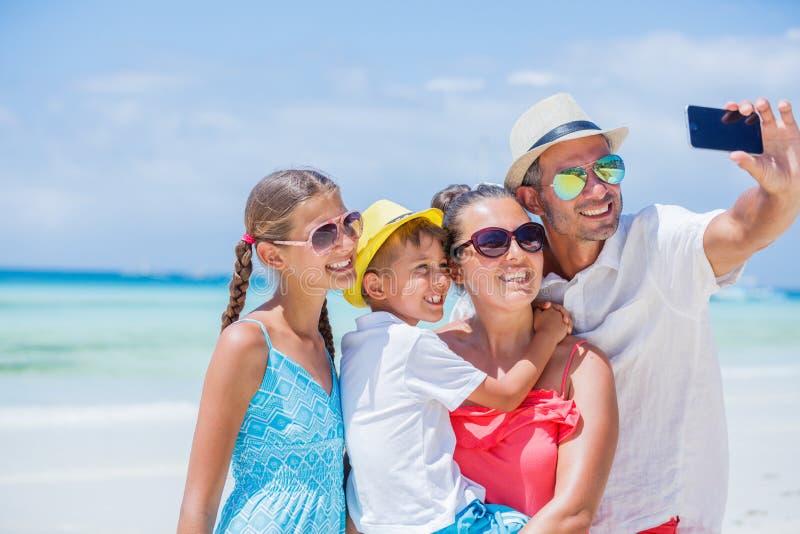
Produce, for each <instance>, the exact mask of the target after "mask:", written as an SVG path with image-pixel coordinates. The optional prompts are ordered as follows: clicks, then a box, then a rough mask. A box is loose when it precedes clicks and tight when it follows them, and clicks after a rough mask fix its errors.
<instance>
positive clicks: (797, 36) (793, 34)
mask: <svg viewBox="0 0 800 534" xmlns="http://www.w3.org/2000/svg"><path fill="white" fill-rule="evenodd" d="M786 38H787V39H789V40H790V41H800V28H790V29H789V30H787V31H786Z"/></svg>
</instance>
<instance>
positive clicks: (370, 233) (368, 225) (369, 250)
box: [343, 199, 444, 308]
mask: <svg viewBox="0 0 800 534" xmlns="http://www.w3.org/2000/svg"><path fill="white" fill-rule="evenodd" d="M443 218H444V215H443V214H442V210H440V209H437V208H429V209H426V210H423V211H417V212H412V211H411V210H409V209H407V208H405V207H403V206H401V205H400V204H397V203H396V202H392V201H391V200H386V199H381V200H378V201H377V202H374V203H373V204H372V205H371V206H370V207H368V208H367V209H366V210H364V212H363V213H362V214H361V220H362V221H363V222H364V230H363V232H362V233H361V237H360V238H359V239H358V248H357V249H356V283H355V284H354V285H353V286H352V287H350V288H349V289H345V290H344V292H343V293H344V298H345V300H347V302H349V303H350V304H352V305H353V306H356V307H357V308H366V307H367V303H366V302H364V298H363V297H362V296H361V283H362V282H363V281H364V272H365V271H366V270H367V267H368V266H369V264H370V262H371V261H372V258H374V257H375V254H376V253H377V252H378V249H379V248H381V245H383V244H384V243H385V242H386V240H387V239H389V236H390V235H392V234H393V233H394V231H395V230H397V229H398V228H400V227H401V226H403V225H404V224H405V223H407V222H409V221H412V220H414V219H428V220H429V221H430V222H432V223H433V224H435V225H436V226H441V225H442V219H443Z"/></svg>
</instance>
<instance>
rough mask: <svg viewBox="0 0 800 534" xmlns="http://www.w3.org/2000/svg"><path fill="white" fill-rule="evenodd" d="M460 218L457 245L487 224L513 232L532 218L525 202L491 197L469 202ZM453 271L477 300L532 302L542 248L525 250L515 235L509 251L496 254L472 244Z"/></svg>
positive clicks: (538, 282)
mask: <svg viewBox="0 0 800 534" xmlns="http://www.w3.org/2000/svg"><path fill="white" fill-rule="evenodd" d="M459 219H460V220H461V221H462V223H461V225H460V228H458V236H457V237H456V239H455V244H456V245H461V244H462V243H464V242H466V241H467V240H469V238H470V236H472V234H474V233H475V232H477V231H478V230H481V229H483V228H487V227H495V228H503V229H505V230H508V231H511V232H513V231H514V230H516V229H517V228H519V227H520V226H521V225H523V224H525V223H528V222H530V219H529V218H528V215H527V214H526V213H525V210H524V209H522V206H521V205H520V204H519V203H518V202H517V201H516V199H514V198H488V199H485V200H482V201H479V202H475V203H474V204H471V205H469V206H467V207H466V208H465V209H464V212H463V213H462V214H461V215H460V217H459ZM454 261H455V263H454V267H455V272H454V275H455V277H456V280H457V281H458V282H459V283H462V284H463V285H464V287H465V288H466V290H467V292H468V293H469V294H470V296H471V297H472V300H473V302H475V303H476V304H477V303H479V302H481V303H485V304H489V305H495V306H502V307H503V308H506V309H508V308H514V307H516V306H518V305H519V306H522V305H526V306H527V305H530V303H531V302H533V300H534V299H535V298H536V295H537V294H538V293H539V287H540V286H541V281H542V261H543V260H542V252H541V251H539V252H525V251H524V250H522V249H521V248H520V247H519V244H518V243H517V241H516V239H512V240H511V245H510V247H509V249H508V252H506V253H505V254H503V255H502V256H500V257H497V258H487V257H485V256H482V255H481V254H479V253H478V252H477V251H476V250H475V247H474V246H472V245H470V246H467V247H465V248H464V250H463V252H462V253H461V255H460V257H459V259H458V260H454Z"/></svg>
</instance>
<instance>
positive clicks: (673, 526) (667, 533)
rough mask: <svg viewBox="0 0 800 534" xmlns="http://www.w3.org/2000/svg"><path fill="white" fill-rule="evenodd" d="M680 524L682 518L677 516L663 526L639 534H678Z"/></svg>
mask: <svg viewBox="0 0 800 534" xmlns="http://www.w3.org/2000/svg"><path fill="white" fill-rule="evenodd" d="M680 522H681V520H680V518H679V517H678V516H675V517H673V518H672V519H670V520H669V521H667V522H666V523H664V524H663V525H661V526H658V527H653V528H648V529H647V530H643V531H641V532H638V533H637V534H676V533H677V532H678V523H680Z"/></svg>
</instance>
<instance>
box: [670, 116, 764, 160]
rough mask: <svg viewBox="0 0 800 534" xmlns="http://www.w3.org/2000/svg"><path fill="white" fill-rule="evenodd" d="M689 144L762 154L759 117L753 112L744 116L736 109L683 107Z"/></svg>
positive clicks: (697, 146) (762, 146)
mask: <svg viewBox="0 0 800 534" xmlns="http://www.w3.org/2000/svg"><path fill="white" fill-rule="evenodd" d="M686 122H687V126H688V128H689V143H690V144H691V145H692V146H693V147H695V148H710V149H712V150H725V151H727V152H733V151H734V150H744V151H745V152H749V153H750V154H761V153H762V152H764V145H763V144H762V142H761V119H760V118H759V117H758V114H756V113H755V112H753V113H752V114H750V115H748V116H747V117H745V116H744V115H742V114H741V113H739V112H738V111H728V110H725V109H717V108H704V107H701V106H687V107H686Z"/></svg>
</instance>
